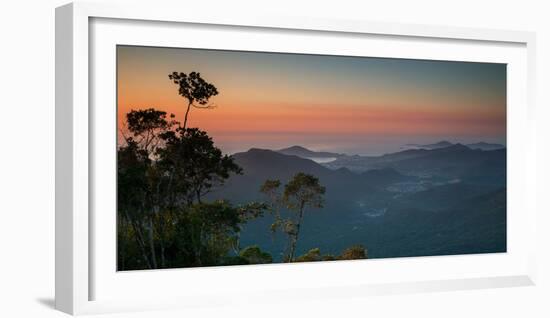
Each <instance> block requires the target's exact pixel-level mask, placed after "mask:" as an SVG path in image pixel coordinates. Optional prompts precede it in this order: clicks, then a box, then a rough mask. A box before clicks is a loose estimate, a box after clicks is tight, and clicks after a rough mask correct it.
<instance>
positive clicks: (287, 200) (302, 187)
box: [260, 172, 325, 262]
mask: <svg viewBox="0 0 550 318" xmlns="http://www.w3.org/2000/svg"><path fill="white" fill-rule="evenodd" d="M280 186H281V182H280V181H279V180H266V181H265V182H264V184H263V185H262V186H261V187H260V192H262V193H263V194H265V195H266V196H267V198H268V200H269V201H270V204H271V205H270V206H271V211H272V214H273V215H274V217H275V221H274V222H273V224H272V225H271V231H272V232H276V231H277V230H278V229H281V230H282V231H283V232H284V233H286V234H287V236H288V248H287V252H286V253H285V260H286V261H287V262H292V261H294V257H295V252H296V246H297V243H298V238H299V235H300V227H301V225H302V219H303V216H304V212H305V210H306V208H307V207H309V208H321V207H323V196H324V194H325V187H323V186H322V185H321V184H320V183H319V179H318V178H316V177H314V176H312V175H309V174H306V173H303V172H299V173H297V174H295V175H294V176H293V178H292V179H291V180H290V181H289V182H288V183H287V184H286V185H285V187H284V191H283V193H282V194H281V193H280V192H279V191H280V190H279V188H280ZM282 207H284V208H286V209H288V210H290V211H291V212H293V215H292V216H291V217H289V218H283V217H282V216H281V213H280V209H281V208H282Z"/></svg>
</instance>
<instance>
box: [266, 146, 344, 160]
mask: <svg viewBox="0 0 550 318" xmlns="http://www.w3.org/2000/svg"><path fill="white" fill-rule="evenodd" d="M276 151H277V152H279V153H282V154H285V155H291V156H298V157H302V158H336V157H341V156H343V154H340V153H334V152H326V151H312V150H309V149H307V148H304V147H302V146H292V147H288V148H284V149H279V150H276Z"/></svg>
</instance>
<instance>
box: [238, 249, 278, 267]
mask: <svg viewBox="0 0 550 318" xmlns="http://www.w3.org/2000/svg"><path fill="white" fill-rule="evenodd" d="M239 256H240V257H242V258H244V259H246V261H247V262H248V264H269V263H272V262H273V258H272V257H271V254H269V253H266V252H264V251H262V250H261V249H260V247H259V246H258V245H253V246H248V247H246V248H244V249H243V250H242V251H241V252H240V253H239Z"/></svg>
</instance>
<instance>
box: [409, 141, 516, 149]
mask: <svg viewBox="0 0 550 318" xmlns="http://www.w3.org/2000/svg"><path fill="white" fill-rule="evenodd" d="M458 144H459V143H455V144H453V143H452V142H450V141H447V140H443V141H440V142H437V143H434V144H427V145H421V144H406V145H405V146H404V147H405V148H408V149H426V150H434V149H440V148H447V147H450V146H453V145H458ZM466 146H467V147H468V148H470V149H473V150H477V149H479V150H497V149H502V148H506V146H504V145H501V144H491V143H487V142H484V141H481V142H477V143H472V144H466Z"/></svg>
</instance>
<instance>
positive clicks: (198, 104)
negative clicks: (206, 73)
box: [168, 72, 218, 129]
mask: <svg viewBox="0 0 550 318" xmlns="http://www.w3.org/2000/svg"><path fill="white" fill-rule="evenodd" d="M168 78H169V79H170V80H171V81H172V82H173V83H174V84H176V85H178V94H180V95H181V96H182V97H184V98H185V99H187V102H188V103H187V110H186V112H185V119H184V121H183V128H184V129H185V128H187V116H188V115H189V110H190V109H191V106H193V107H195V108H203V109H208V108H214V107H215V106H214V105H208V101H209V100H210V98H211V97H213V96H216V95H218V89H217V88H216V86H214V85H213V84H211V83H208V82H207V81H206V80H204V79H203V78H202V77H201V74H200V73H197V72H191V73H189V74H185V73H182V72H179V73H178V72H172V74H169V75H168Z"/></svg>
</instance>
